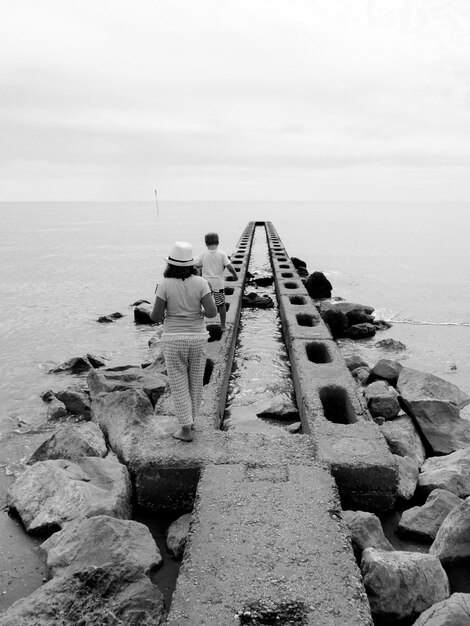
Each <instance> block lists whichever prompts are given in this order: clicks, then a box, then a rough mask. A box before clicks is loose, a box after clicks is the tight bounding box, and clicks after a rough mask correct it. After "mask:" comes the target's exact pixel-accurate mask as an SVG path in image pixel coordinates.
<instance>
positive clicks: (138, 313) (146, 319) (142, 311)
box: [134, 302, 155, 324]
mask: <svg viewBox="0 0 470 626" xmlns="http://www.w3.org/2000/svg"><path fill="white" fill-rule="evenodd" d="M151 312H152V306H151V305H150V304H146V303H145V302H143V303H142V304H139V305H138V306H136V307H135V308H134V322H135V323H136V324H154V323H155V322H154V321H152V319H151V318H150V313H151Z"/></svg>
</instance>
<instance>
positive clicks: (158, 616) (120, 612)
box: [0, 567, 166, 626]
mask: <svg viewBox="0 0 470 626" xmlns="http://www.w3.org/2000/svg"><path fill="white" fill-rule="evenodd" d="M131 575H132V573H130V574H126V575H124V576H123V575H120V574H117V573H116V572H115V571H114V570H113V569H110V568H107V567H87V568H86V569H83V570H81V571H80V572H75V573H72V574H66V575H64V576H57V577H55V578H53V579H52V580H51V581H49V582H48V583H46V584H45V585H42V587H39V589H37V590H36V591H34V592H33V593H32V594H31V595H30V596H28V597H26V598H23V599H22V600H18V601H17V602H15V603H14V604H12V605H11V606H10V607H9V608H8V609H7V610H6V611H5V612H4V613H3V614H2V616H1V618H0V620H1V621H0V624H1V626H56V625H57V626H59V625H60V626H85V625H86V626H103V625H104V624H108V625H110V626H111V625H113V626H117V625H118V624H120V625H122V626H137V625H138V626H163V625H164V624H165V623H166V611H165V608H164V599H163V595H162V593H161V591H160V590H159V589H158V587H156V586H155V585H153V584H152V583H151V581H150V580H149V579H148V578H147V576H144V575H142V576H140V577H139V578H132V577H131Z"/></svg>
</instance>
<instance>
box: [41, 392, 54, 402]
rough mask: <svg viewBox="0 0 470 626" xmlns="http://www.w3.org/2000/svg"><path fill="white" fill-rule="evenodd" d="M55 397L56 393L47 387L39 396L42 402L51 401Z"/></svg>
mask: <svg viewBox="0 0 470 626" xmlns="http://www.w3.org/2000/svg"><path fill="white" fill-rule="evenodd" d="M55 397H56V395H55V393H54V392H53V391H52V390H51V389H48V390H47V391H43V392H42V393H41V396H40V398H41V400H44V402H52V400H54V398H55Z"/></svg>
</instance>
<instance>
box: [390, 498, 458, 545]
mask: <svg viewBox="0 0 470 626" xmlns="http://www.w3.org/2000/svg"><path fill="white" fill-rule="evenodd" d="M461 502H462V500H461V499H460V498H459V497H458V496H456V495H455V494H453V493H451V492H450V491H447V490H446V489H434V490H433V491H431V493H430V494H429V496H428V498H427V500H426V502H425V503H424V504H423V506H414V507H412V508H411V509H408V510H407V511H403V514H402V516H401V519H400V521H399V523H398V526H397V533H398V534H399V535H400V536H401V537H404V538H408V539H417V540H419V541H429V542H432V541H434V539H435V538H436V534H437V531H438V530H439V528H440V527H441V524H442V522H443V521H444V520H445V518H446V517H447V515H448V514H449V513H450V512H451V511H452V509H454V508H455V507H456V506H458V505H459V504H460V503H461Z"/></svg>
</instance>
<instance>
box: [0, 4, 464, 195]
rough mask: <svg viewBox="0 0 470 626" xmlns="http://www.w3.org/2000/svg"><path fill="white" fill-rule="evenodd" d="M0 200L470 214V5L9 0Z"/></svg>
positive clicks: (0, 101) (0, 49) (0, 32)
mask: <svg viewBox="0 0 470 626" xmlns="http://www.w3.org/2000/svg"><path fill="white" fill-rule="evenodd" d="M0 157H1V158H0V200H33V199H35V200H152V199H153V194H154V189H155V188H157V189H158V193H159V198H160V199H161V200H217V199H221V200H270V201H272V200H424V201H426V200H456V201H470V2H469V1H468V0H233V1H229V0H213V1H211V0H134V1H133V2H130V1H128V0H77V1H76V0H4V1H3V2H2V9H1V24H0Z"/></svg>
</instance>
